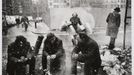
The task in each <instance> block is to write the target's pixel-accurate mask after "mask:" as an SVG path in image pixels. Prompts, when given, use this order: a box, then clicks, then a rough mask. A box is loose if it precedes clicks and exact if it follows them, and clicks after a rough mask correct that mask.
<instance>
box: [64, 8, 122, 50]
mask: <svg viewBox="0 0 134 75" xmlns="http://www.w3.org/2000/svg"><path fill="white" fill-rule="evenodd" d="M119 12H120V8H119V7H116V8H115V9H114V11H113V12H111V13H109V15H108V17H107V19H106V22H107V30H106V35H107V36H110V42H109V46H108V48H109V49H113V48H114V47H115V40H116V38H117V34H118V31H119V27H120V23H121V16H120V14H119ZM70 22H71V24H69V25H68V26H67V27H69V26H70V25H72V26H73V28H74V30H75V32H76V33H78V32H81V31H82V32H85V33H86V34H88V32H87V29H86V28H84V29H83V28H79V26H78V25H80V26H82V25H83V24H82V22H81V20H80V18H79V17H78V14H77V13H74V14H72V17H71V19H70ZM67 27H63V30H64V31H66V29H67ZM74 37H75V36H74Z"/></svg>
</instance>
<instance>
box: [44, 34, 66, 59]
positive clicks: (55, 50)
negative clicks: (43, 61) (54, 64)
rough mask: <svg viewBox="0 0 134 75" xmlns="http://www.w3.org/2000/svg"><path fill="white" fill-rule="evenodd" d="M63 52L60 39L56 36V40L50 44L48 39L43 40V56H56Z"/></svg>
mask: <svg viewBox="0 0 134 75" xmlns="http://www.w3.org/2000/svg"><path fill="white" fill-rule="evenodd" d="M63 53H64V49H63V44H62V40H60V39H58V38H57V37H56V40H55V42H54V43H53V44H51V43H50V42H49V41H48V39H46V40H45V42H44V48H43V56H47V55H52V54H56V56H57V57H59V56H62V55H63Z"/></svg>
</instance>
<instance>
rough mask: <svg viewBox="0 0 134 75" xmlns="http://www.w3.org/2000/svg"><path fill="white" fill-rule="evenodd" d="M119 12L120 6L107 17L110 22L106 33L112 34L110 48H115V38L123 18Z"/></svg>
mask: <svg viewBox="0 0 134 75" xmlns="http://www.w3.org/2000/svg"><path fill="white" fill-rule="evenodd" d="M119 12H120V8H119V7H116V8H115V9H114V11H113V12H112V13H109V15H108V17H107V19H106V22H107V23H108V25H107V32H106V35H108V36H110V43H109V47H108V48H109V49H113V48H114V47H115V39H116V38H117V34H118V29H119V27H120V19H121V16H120V14H119Z"/></svg>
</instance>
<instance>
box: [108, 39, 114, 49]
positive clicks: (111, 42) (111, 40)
mask: <svg viewBox="0 0 134 75" xmlns="http://www.w3.org/2000/svg"><path fill="white" fill-rule="evenodd" d="M115 39H116V38H113V37H111V38H110V43H109V49H113V48H114V47H115Z"/></svg>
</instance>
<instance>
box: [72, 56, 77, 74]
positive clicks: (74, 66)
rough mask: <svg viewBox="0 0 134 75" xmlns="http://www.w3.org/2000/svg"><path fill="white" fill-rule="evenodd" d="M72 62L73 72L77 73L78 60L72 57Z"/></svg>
mask: <svg viewBox="0 0 134 75" xmlns="http://www.w3.org/2000/svg"><path fill="white" fill-rule="evenodd" d="M71 62H72V67H71V74H73V75H77V60H76V59H73V58H72V59H71Z"/></svg>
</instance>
